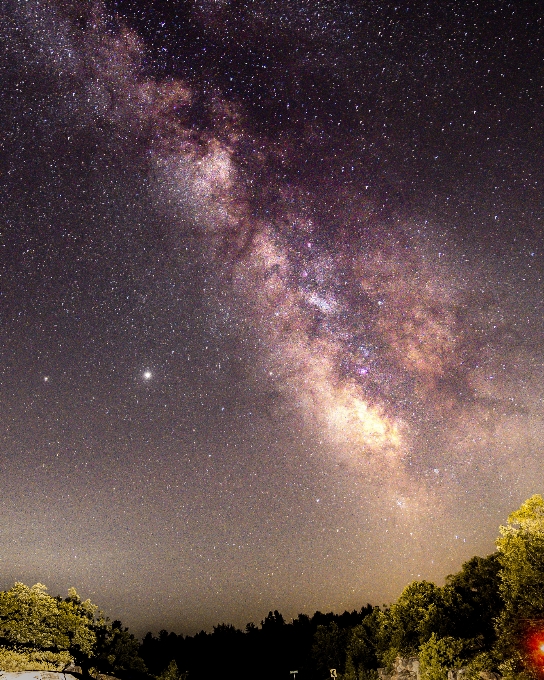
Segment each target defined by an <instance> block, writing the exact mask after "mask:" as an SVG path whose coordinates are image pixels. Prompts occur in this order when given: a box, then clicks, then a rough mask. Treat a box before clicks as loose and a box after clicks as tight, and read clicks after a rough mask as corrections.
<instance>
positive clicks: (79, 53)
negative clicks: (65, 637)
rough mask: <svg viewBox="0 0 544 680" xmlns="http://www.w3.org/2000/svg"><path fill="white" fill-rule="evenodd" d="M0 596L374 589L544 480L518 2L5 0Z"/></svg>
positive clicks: (168, 615) (539, 228)
mask: <svg viewBox="0 0 544 680" xmlns="http://www.w3.org/2000/svg"><path fill="white" fill-rule="evenodd" d="M1 8H2V17H1V23H0V44H1V50H2V51H1V57H0V87H1V97H0V135H1V136H0V140H1V146H0V148H1V154H0V161H1V166H0V206H1V222H0V265H1V269H0V274H1V276H0V400H1V409H0V436H1V441H0V466H1V477H0V479H1V492H0V508H1V513H2V515H1V517H2V521H1V529H0V588H9V587H10V586H11V585H12V584H13V582H14V581H15V580H19V581H23V582H25V583H27V584H29V585H31V584H33V583H35V582H38V581H39V582H42V583H45V584H46V585H47V586H48V587H49V591H50V593H51V594H53V595H55V594H57V593H61V594H65V593H66V591H67V589H68V587H69V586H72V585H73V586H75V587H76V588H77V589H78V591H79V592H80V593H81V595H82V596H83V597H90V598H91V599H92V600H93V601H94V602H96V603H97V604H98V605H100V606H101V608H102V609H103V610H105V612H106V613H107V614H108V615H110V616H111V617H112V618H120V619H121V620H122V621H123V623H124V624H125V625H127V626H129V627H130V628H131V630H132V631H134V632H135V633H136V634H137V635H141V634H143V633H145V631H146V630H153V631H155V632H156V631H157V630H159V629H160V628H167V629H169V630H174V631H176V632H178V633H184V634H192V633H194V632H196V631H197V630H200V629H201V628H204V629H210V628H211V627H212V626H213V625H214V624H218V623H221V622H226V623H233V624H235V625H237V626H243V625H245V623H247V622H249V621H254V622H256V623H259V621H260V620H261V619H263V618H264V617H265V615H266V614H267V613H268V611H269V610H274V609H278V610H279V611H281V613H282V614H283V615H284V616H285V618H286V619H289V618H290V617H293V616H296V615H297V614H298V613H301V612H304V613H308V614H312V613H313V612H314V611H315V610H317V609H319V610H321V611H331V610H332V611H336V612H341V611H343V610H344V609H346V608H348V609H352V608H357V609H358V608H360V607H361V606H362V605H364V604H366V603H367V602H371V603H373V604H382V603H389V602H391V601H393V600H394V599H395V598H396V597H397V596H398V595H399V593H400V591H401V590H402V588H403V587H404V586H405V585H407V584H408V583H409V582H411V581H412V580H414V579H428V580H433V581H435V582H437V583H443V579H444V577H445V576H446V575H447V574H449V573H452V572H454V571H456V570H458V569H459V567H460V565H461V563H462V562H463V561H464V560H466V559H468V558H469V557H471V556H473V555H475V554H479V555H482V556H483V555H486V554H488V553H490V552H491V551H492V550H493V548H494V540H495V538H496V536H497V534H498V526H499V524H500V523H501V522H504V521H505V519H506V517H507V515H508V514H509V512H511V511H512V510H514V509H515V508H517V507H518V506H519V504H520V503H521V502H522V501H523V500H525V499H526V498H527V497H529V496H530V495H532V494H533V493H542V491H543V487H544V469H543V462H544V461H543V459H544V455H543V452H544V449H543V446H544V341H543V338H544V285H543V275H544V233H543V227H544V219H543V218H544V193H543V188H544V162H543V158H544V143H543V139H544V130H543V121H544V87H543V85H544V67H543V64H544V59H543V57H544V50H543V44H542V43H543V40H542V36H543V28H544V27H543V22H542V7H541V3H540V2H530V1H529V2H506V1H505V0H496V1H495V2H462V1H454V0H444V1H442V2H431V1H430V0H429V1H427V2H424V1H421V2H416V1H410V2H396V3H393V2H388V1H384V2H379V1H377V0H369V1H368V2H363V0H358V1H355V0H343V1H342V2H339V1H337V0H278V1H277V2H265V1H264V0H253V1H251V0H230V1H229V0H186V1H182V0H176V1H174V0H171V1H167V0H157V1H155V2H152V1H151V0H149V2H140V3H138V2H134V1H132V0H126V1H125V0H122V1H119V2H110V3H106V4H104V5H101V4H100V3H90V2H89V3H87V2H82V3H80V4H78V3H73V2H69V1H68V0H66V1H64V0H58V2H57V3H54V2H52V1H46V0H5V1H4V2H2V4H1Z"/></svg>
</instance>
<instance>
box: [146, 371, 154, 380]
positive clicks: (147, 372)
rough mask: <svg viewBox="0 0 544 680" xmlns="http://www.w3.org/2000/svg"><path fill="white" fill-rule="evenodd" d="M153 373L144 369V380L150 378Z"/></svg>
mask: <svg viewBox="0 0 544 680" xmlns="http://www.w3.org/2000/svg"><path fill="white" fill-rule="evenodd" d="M152 377H153V373H151V371H144V380H151V378H152Z"/></svg>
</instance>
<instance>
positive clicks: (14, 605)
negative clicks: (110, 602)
mask: <svg viewBox="0 0 544 680" xmlns="http://www.w3.org/2000/svg"><path fill="white" fill-rule="evenodd" d="M46 591H47V588H46V587H45V586H44V585H42V584H41V583H36V584H35V585H34V586H32V587H28V586H25V585H24V584H23V583H16V584H15V585H14V586H13V588H11V589H10V590H7V591H4V592H0V644H1V648H0V658H1V659H3V662H2V666H3V667H6V666H9V667H10V668H11V669H15V668H14V667H16V666H17V667H18V669H19V670H25V669H26V670H33V669H36V670H39V669H43V670H45V669H49V670H61V669H62V668H64V667H65V666H67V665H68V664H69V663H71V662H72V661H76V662H77V663H80V664H81V663H83V664H85V663H86V662H88V661H89V659H90V657H91V655H92V653H93V650H94V646H95V643H96V634H95V630H94V628H95V626H96V624H97V623H98V621H97V620H95V617H96V614H97V607H96V606H95V605H93V604H92V603H91V602H90V601H89V600H86V601H85V602H82V601H81V600H80V598H79V597H78V595H77V593H76V591H75V590H74V589H73V588H72V589H70V591H69V594H68V597H67V598H66V600H62V599H61V598H55V597H51V596H50V595H48V594H47V592H46Z"/></svg>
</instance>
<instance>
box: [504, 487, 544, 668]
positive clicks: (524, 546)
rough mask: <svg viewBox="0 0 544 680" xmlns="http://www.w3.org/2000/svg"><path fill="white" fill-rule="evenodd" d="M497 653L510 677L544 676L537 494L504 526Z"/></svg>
mask: <svg viewBox="0 0 544 680" xmlns="http://www.w3.org/2000/svg"><path fill="white" fill-rule="evenodd" d="M497 549H498V555H499V562H500V565H501V571H500V579H501V581H500V586H499V590H500V593H501V595H502V598H503V601H504V609H503V611H502V612H501V614H500V616H499V617H498V618H497V624H496V629H497V637H498V640H497V653H498V655H499V657H500V658H501V659H502V665H501V670H502V671H503V673H504V674H505V675H506V676H509V677H516V676H519V677H520V678H521V677H541V676H542V675H543V674H544V653H543V652H542V645H543V644H544V499H543V498H542V496H539V495H534V496H532V497H531V498H529V499H528V500H527V501H525V503H523V504H522V505H521V507H520V508H519V509H518V510H516V511H515V512H513V513H512V514H511V515H510V516H509V517H508V521H507V524H506V526H501V527H500V536H499V538H498V539H497Z"/></svg>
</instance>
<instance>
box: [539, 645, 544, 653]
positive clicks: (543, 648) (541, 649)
mask: <svg viewBox="0 0 544 680" xmlns="http://www.w3.org/2000/svg"><path fill="white" fill-rule="evenodd" d="M539 649H540V651H541V652H544V643H542V644H541V645H540V647H539Z"/></svg>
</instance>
